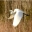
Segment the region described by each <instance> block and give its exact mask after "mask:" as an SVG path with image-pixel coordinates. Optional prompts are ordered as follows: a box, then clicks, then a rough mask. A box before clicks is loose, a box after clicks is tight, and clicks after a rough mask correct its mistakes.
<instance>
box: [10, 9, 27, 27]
mask: <svg viewBox="0 0 32 32" xmlns="http://www.w3.org/2000/svg"><path fill="white" fill-rule="evenodd" d="M15 12H16V13H15ZM14 13H15V14H14ZM23 13H24V12H23V11H22V10H20V9H14V11H13V12H12V14H14V16H13V17H12V18H14V19H13V26H14V27H16V26H18V24H19V23H20V21H21V19H22V17H23ZM24 14H25V13H24ZM25 15H27V14H25ZM10 19H11V17H10Z"/></svg>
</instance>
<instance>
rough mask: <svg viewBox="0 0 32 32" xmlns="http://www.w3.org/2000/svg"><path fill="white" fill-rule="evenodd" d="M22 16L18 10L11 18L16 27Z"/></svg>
mask: <svg viewBox="0 0 32 32" xmlns="http://www.w3.org/2000/svg"><path fill="white" fill-rule="evenodd" d="M22 17H23V13H21V12H18V13H16V14H15V16H14V20H13V26H14V27H16V26H17V25H18V24H19V23H20V20H21V19H22Z"/></svg>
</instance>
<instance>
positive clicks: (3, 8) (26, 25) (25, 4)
mask: <svg viewBox="0 0 32 32" xmlns="http://www.w3.org/2000/svg"><path fill="white" fill-rule="evenodd" d="M15 8H19V9H21V10H23V11H24V12H25V13H26V14H29V15H30V16H26V15H23V18H22V19H21V22H20V23H19V25H18V26H17V27H16V28H14V27H13V25H12V22H13V19H11V20H9V19H7V18H9V16H10V14H9V10H14V9H15ZM0 32H32V0H0Z"/></svg>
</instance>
